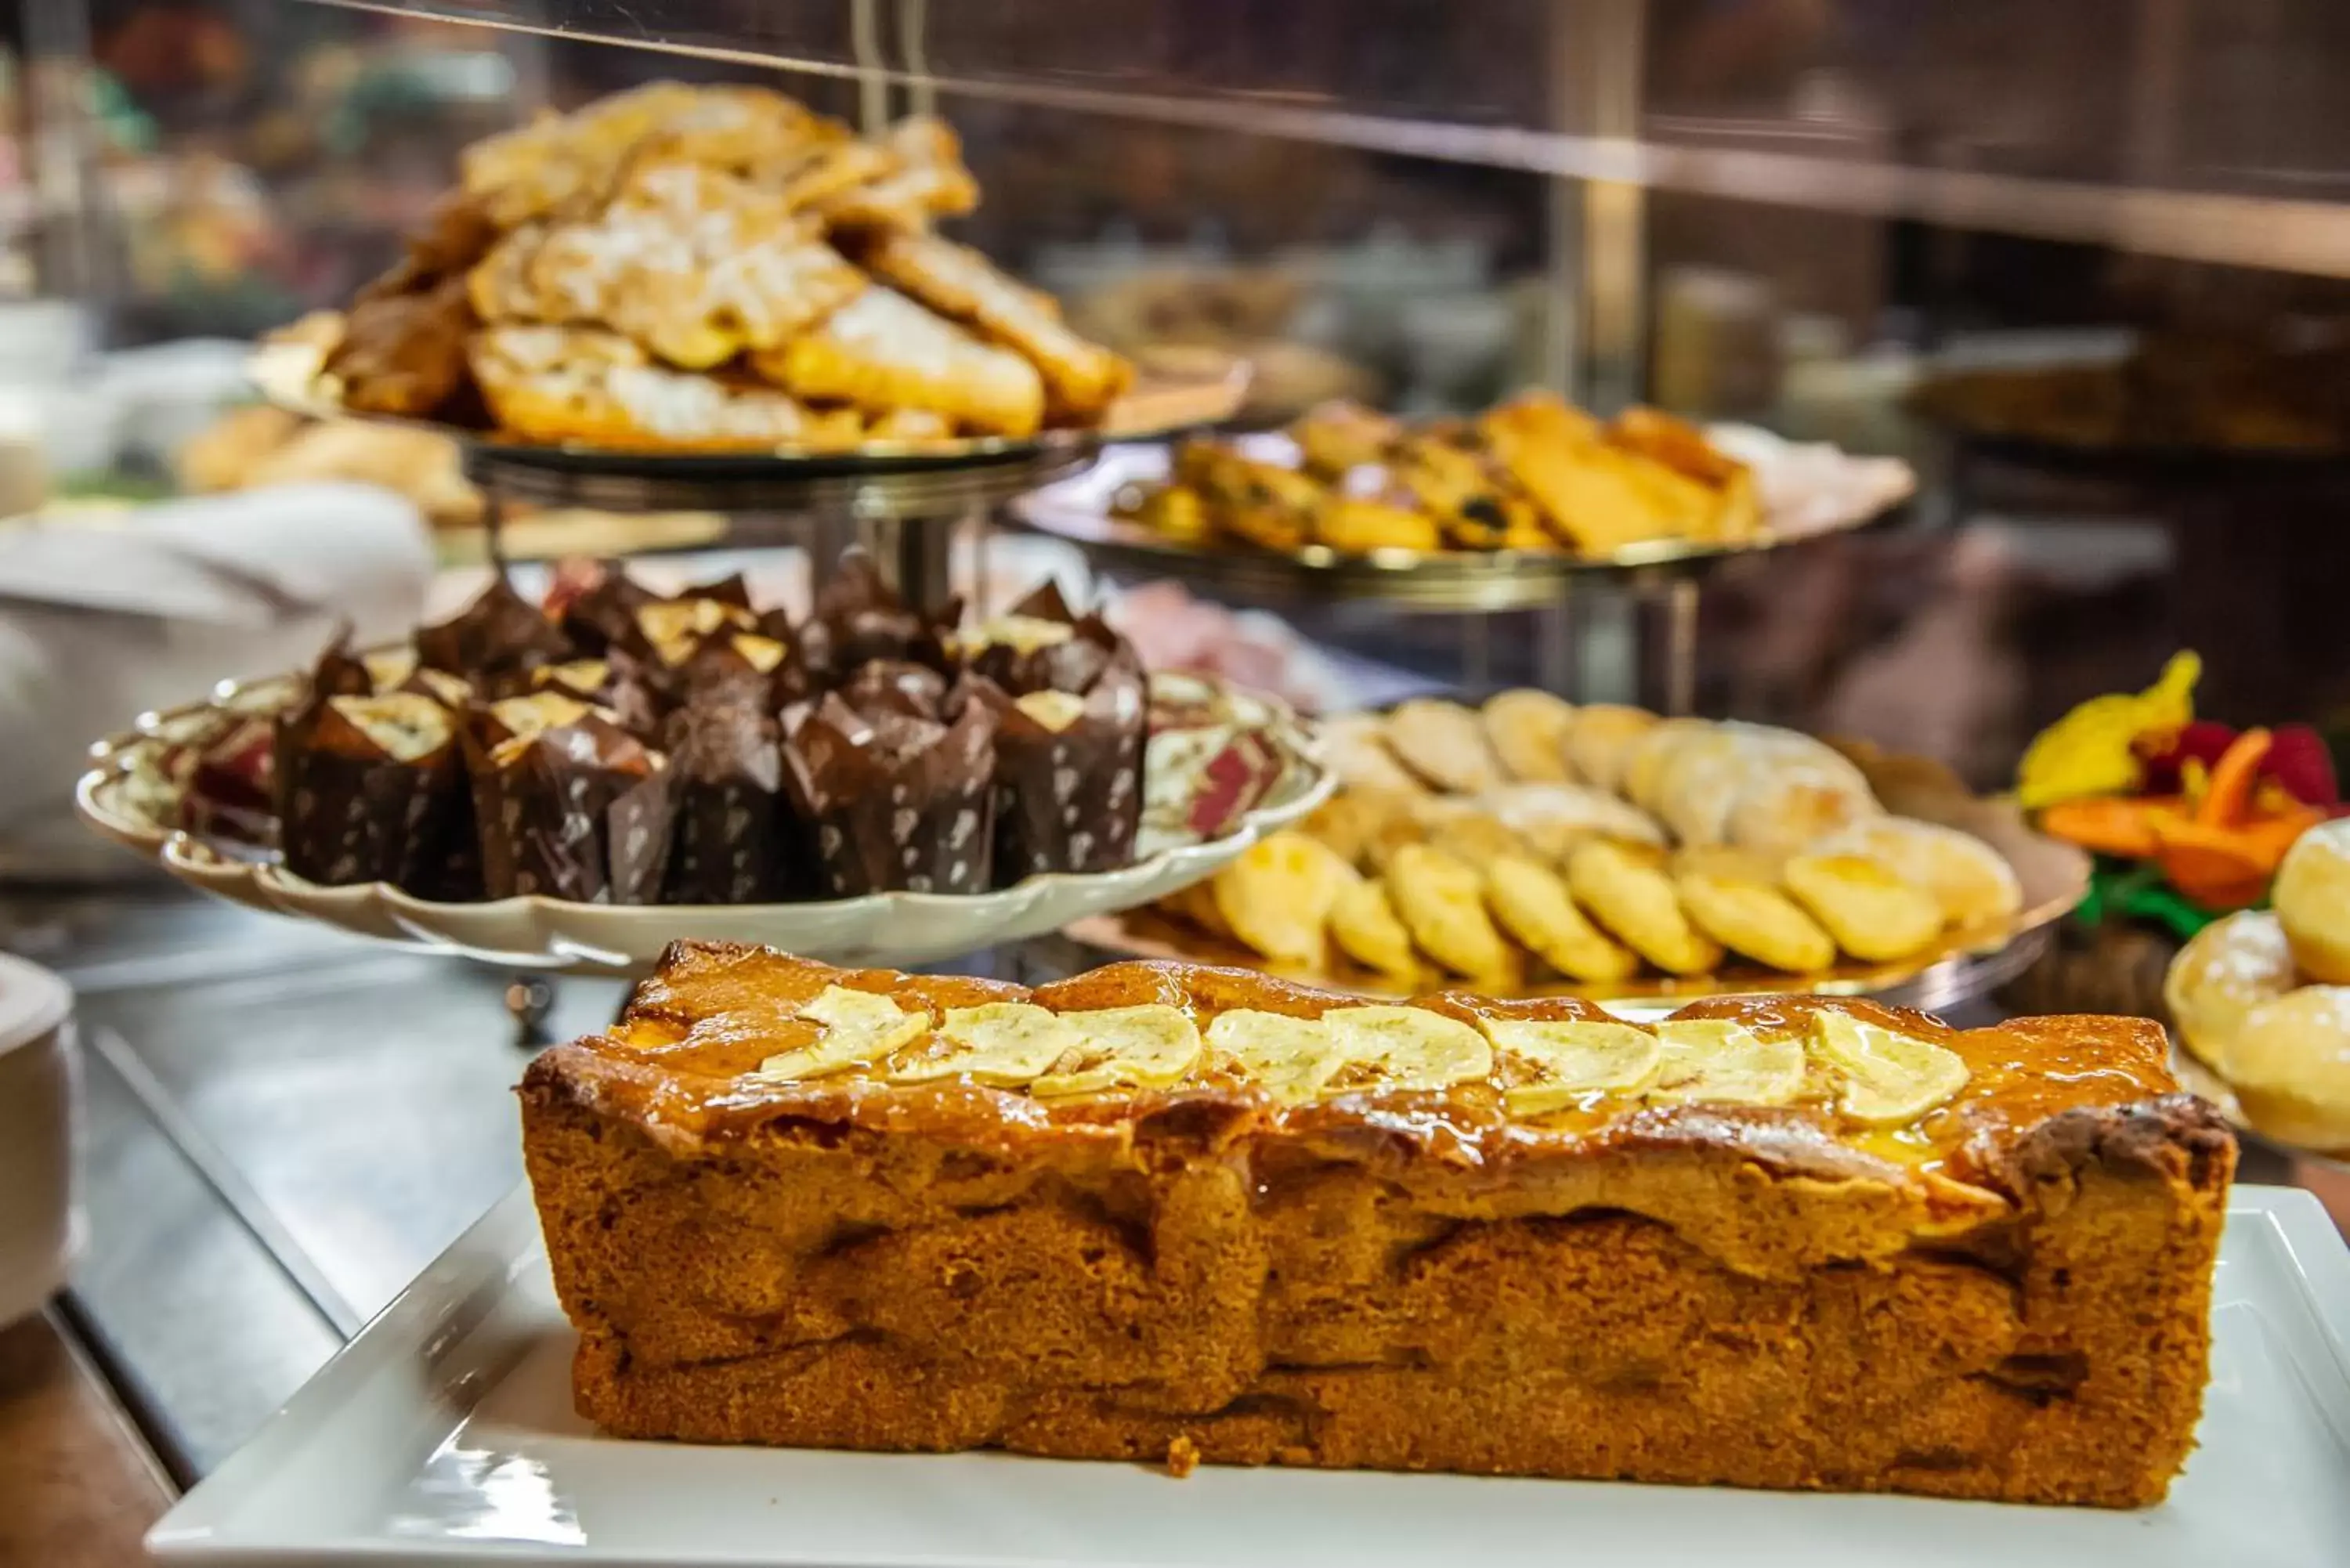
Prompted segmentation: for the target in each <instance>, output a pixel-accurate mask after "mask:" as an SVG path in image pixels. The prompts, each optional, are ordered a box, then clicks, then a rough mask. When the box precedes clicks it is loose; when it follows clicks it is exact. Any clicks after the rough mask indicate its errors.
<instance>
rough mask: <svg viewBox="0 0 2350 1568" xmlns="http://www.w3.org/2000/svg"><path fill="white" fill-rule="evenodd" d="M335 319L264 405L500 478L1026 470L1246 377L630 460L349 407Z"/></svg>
mask: <svg viewBox="0 0 2350 1568" xmlns="http://www.w3.org/2000/svg"><path fill="white" fill-rule="evenodd" d="M339 331H340V328H339V325H338V324H337V323H335V322H334V321H333V320H332V319H331V317H328V318H316V319H313V320H310V321H307V322H305V323H303V324H301V326H300V327H298V328H296V329H289V330H288V331H286V332H285V333H282V334H280V335H279V336H277V337H273V338H271V339H269V340H267V341H265V342H264V343H262V344H261V345H260V346H259V347H258V348H255V351H254V353H253V355H252V357H251V358H249V359H248V360H247V361H246V365H245V372H246V374H247V376H248V377H250V378H251V379H252V381H253V384H254V387H255V389H256V390H258V391H259V392H260V393H261V395H262V397H263V398H264V399H265V400H268V401H269V402H271V403H274V404H275V405H276V406H277V407H278V408H281V409H284V410H286V411H287V412H289V413H296V414H300V415H303V416H304V417H306V418H309V419H319V420H338V419H356V420H365V421H369V422H372V423H379V424H391V425H401V426H405V427H407V428H408V429H411V430H421V431H431V432H432V433H433V434H435V435H439V436H443V437H446V438H447V439H449V440H451V441H455V442H457V443H458V444H459V445H460V446H461V447H463V449H464V450H465V453H466V457H467V461H468V463H469V465H473V466H476V467H478V466H481V465H484V464H487V465H489V466H491V467H492V468H493V469H494V471H497V472H507V471H517V470H525V469H535V470H540V471H544V472H556V473H567V474H574V475H599V476H632V477H637V478H641V479H664V480H671V481H675V482H679V483H694V482H698V483H704V484H712V483H718V484H723V483H742V482H744V481H747V480H753V479H759V478H765V479H769V480H773V479H777V478H781V477H785V476H786V475H792V476H800V477H806V478H811V479H817V478H835V479H838V478H846V477H851V476H858V475H886V474H900V475H918V474H921V473H924V472H935V471H938V470H942V469H952V468H966V467H972V466H983V467H984V466H992V465H1005V466H1007V467H1010V468H1012V469H1014V470H1016V471H1018V472H1028V471H1029V470H1030V469H1031V468H1032V467H1033V465H1034V464H1035V462H1036V461H1037V460H1040V459H1041V460H1051V459H1055V458H1061V459H1081V458H1084V457H1087V456H1089V455H1091V454H1092V453H1093V452H1095V451H1097V449H1098V448H1099V447H1100V446H1101V444H1102V443H1103V442H1104V441H1149V440H1157V439H1163V438H1165V437H1166V436H1169V435H1170V434H1173V433H1175V432H1176V431H1185V430H1191V429H1195V428H1197V427H1199V426H1202V425H1211V424H1217V423H1220V422H1222V421H1225V420H1228V419H1230V418H1232V415H1233V414H1235V413H1237V412H1238V411H1239V410H1240V407H1241V405H1242V403H1243V400H1245V399H1246V398H1247V395H1248V388H1249V381H1250V377H1251V368H1250V366H1249V364H1248V362H1247V361H1246V360H1243V359H1239V358H1232V357H1230V356H1222V355H1220V356H1216V357H1214V358H1201V359H1193V360H1187V361H1186V362H1184V363H1183V364H1182V365H1181V366H1180V367H1179V368H1175V369H1168V368H1164V367H1162V368H1159V369H1154V370H1152V371H1150V372H1148V373H1147V374H1145V375H1144V376H1143V377H1142V379H1139V380H1138V382H1137V383H1136V385H1135V386H1133V387H1132V388H1131V389H1128V392H1127V393H1126V395H1125V396H1124V397H1122V398H1120V399H1119V400H1118V401H1117V402H1116V403H1114V404H1112V405H1111V407H1110V410H1109V413H1108V415H1107V417H1106V418H1105V419H1104V420H1103V421H1102V423H1101V424H1100V425H1099V426H1097V427H1088V428H1086V429H1082V430H1075V429H1072V430H1044V431H1037V432H1036V433H1035V435H1033V436H1027V437H1020V438H1014V437H1005V436H965V437H955V438H951V439H946V440H939V441H871V442H868V443H866V444H864V445H862V446H859V447H856V448H854V449H850V450H847V451H843V450H840V449H837V448H796V447H789V446H778V447H773V448H761V449H754V450H745V451H727V452H676V451H659V450H649V451H633V450H619V449H614V448H609V447H595V446H588V445H586V444H583V443H565V444H561V445H546V444H540V443H535V442H530V441H516V440H514V439H512V438H509V437H505V436H502V435H500V434H499V433H498V432H496V431H483V430H475V429H472V428H469V427H467V426H464V425H458V424H452V423H449V422H447V421H441V420H427V419H411V418H404V417H401V416H397V415H389V414H375V413H367V412H361V411H359V410H352V409H349V408H347V407H345V406H344V403H343V396H342V387H341V384H340V381H339V379H338V378H337V377H335V376H333V375H331V374H329V373H328V371H327V369H326V361H327V356H328V351H329V349H330V348H331V346H332V344H333V342H334V340H335V338H336V337H337V336H338V335H339Z"/></svg>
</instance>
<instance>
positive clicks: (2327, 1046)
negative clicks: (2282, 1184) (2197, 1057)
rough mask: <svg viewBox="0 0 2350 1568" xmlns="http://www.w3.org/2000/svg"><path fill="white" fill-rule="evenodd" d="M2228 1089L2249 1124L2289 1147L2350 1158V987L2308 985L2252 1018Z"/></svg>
mask: <svg viewBox="0 0 2350 1568" xmlns="http://www.w3.org/2000/svg"><path fill="white" fill-rule="evenodd" d="M2228 1081H2229V1084H2230V1086H2232V1087H2233V1088H2234V1089H2235V1091H2236V1103H2237V1104H2238V1105H2240V1106H2242V1107H2243V1109H2244V1116H2245V1119H2247V1120H2248V1121H2250V1122H2251V1124H2252V1125H2253V1126H2254V1127H2258V1128H2260V1130H2261V1131H2262V1132H2264V1133H2266V1134H2268V1135H2269V1136H2270V1137H2273V1138H2276V1139H2279V1140H2280V1141H2282V1142H2284V1143H2289V1144H2293V1145H2296V1146H2298V1147H2302V1148H2310V1149H2315V1150H2317V1151H2318V1152H2320V1153H2322V1154H2339V1153H2343V1152H2345V1151H2350V986H2339V985H2305V986H2303V987H2302V988H2301V989H2300V990H2298V991H2295V992H2290V993H2288V994H2286V995H2284V996H2281V997H2278V998H2277V999H2276V1000H2275V1001H2273V1002H2262V1003H2261V1005H2259V1006H2258V1007H2255V1008H2253V1009H2252V1010H2251V1012H2248V1013H2246V1014H2245V1015H2244V1022H2243V1026H2242V1027H2241V1029H2239V1030H2238V1031H2237V1032H2236V1033H2235V1035H2234V1037H2233V1038H2232V1039H2231V1040H2230V1043H2229V1045H2228Z"/></svg>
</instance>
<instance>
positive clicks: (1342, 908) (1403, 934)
mask: <svg viewBox="0 0 2350 1568" xmlns="http://www.w3.org/2000/svg"><path fill="white" fill-rule="evenodd" d="M1330 940H1333V941H1335V942H1336V943H1337V944H1338V950H1339V951H1340V952H1343V953H1345V954H1346V955H1347V957H1348V958H1350V959H1353V960H1354V961H1356V962H1357V963H1358V964H1361V965H1363V966H1364V967H1365V968H1366V969H1369V970H1371V971H1375V972H1377V973H1378V974H1379V975H1381V976H1383V977H1385V978H1386V979H1388V981H1392V982H1393V983H1394V984H1395V985H1396V986H1397V987H1398V988H1399V989H1405V990H1412V989H1417V988H1418V987H1419V981H1420V974H1421V968H1420V962H1419V955H1418V954H1416V953H1415V952H1414V951H1413V950H1412V946H1411V933H1410V932H1409V931H1408V930H1406V929H1404V924H1403V921H1402V919H1400V918H1399V916H1398V915H1397V914H1396V911H1395V905H1394V904H1393V903H1392V902H1391V901H1390V900H1389V899H1388V890H1387V888H1385V887H1384V886H1382V885H1381V884H1379V883H1378V882H1375V881H1372V880H1371V879H1369V878H1368V877H1358V878H1357V879H1356V880H1355V881H1352V882H1349V883H1347V885H1346V886H1345V887H1343V888H1339V889H1338V896H1337V897H1336V898H1334V899H1332V900H1331V902H1330Z"/></svg>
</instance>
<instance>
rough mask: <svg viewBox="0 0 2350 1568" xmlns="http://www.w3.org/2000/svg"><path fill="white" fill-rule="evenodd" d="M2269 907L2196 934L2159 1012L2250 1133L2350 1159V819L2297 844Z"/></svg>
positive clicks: (2173, 971)
mask: <svg viewBox="0 0 2350 1568" xmlns="http://www.w3.org/2000/svg"><path fill="white" fill-rule="evenodd" d="M2271 900H2272V908H2270V909H2243V910H2240V911H2238V912H2237V913H2235V914H2232V915H2230V916H2228V917H2226V918H2225V919H2220V920H2216V921H2214V922H2213V923H2212V924H2210V925H2209V926H2206V927H2204V928H2203V929H2202V930H2200V931H2199V932H2198V933H2196V935H2195V936H2194V937H2193V938H2192V939H2191V940H2189V942H2188V943H2187V945H2186V946H2185V947H2184V948H2182V949H2180V950H2179V952H2178V957H2177V958H2175V959H2173V960H2172V961H2171V964H2170V970H2169V972H2168V975H2166V976H2165V978H2164V981H2163V1001H2164V1003H2165V1005H2166V1006H2167V1007H2168V1010H2169V1012H2170V1019H2171V1023H2172V1024H2173V1025H2174V1027H2175V1028H2176V1029H2177V1031H2178V1039H2179V1043H2180V1044H2183V1045H2184V1046H2185V1047H2186V1048H2187V1051H2188V1053H2189V1054H2190V1055H2192V1056H2194V1057H2195V1058H2196V1060H2198V1061H2199V1062H2201V1063H2202V1064H2204V1065H2205V1066H2207V1067H2209V1068H2210V1069H2211V1071H2212V1072H2214V1073H2216V1074H2218V1075H2219V1076H2220V1078H2221V1079H2222V1080H2223V1081H2224V1082H2225V1083H2226V1084H2227V1085H2228V1086H2229V1087H2230V1089H2231V1090H2233V1091H2234V1093H2235V1096H2236V1103H2237V1105H2238V1106H2240V1107H2241V1109H2242V1111H2243V1114H2244V1117H2245V1119H2246V1120H2248V1121H2249V1122H2251V1125H2252V1126H2253V1127H2257V1128H2259V1129H2260V1130H2261V1131H2262V1132H2264V1133H2266V1134H2268V1135H2269V1136H2271V1137H2275V1138H2277V1139H2279V1140H2280V1141H2282V1142H2284V1143H2289V1144H2293V1145H2296V1146H2298V1147H2303V1148H2311V1149H2315V1150H2317V1151H2319V1152H2321V1153H2325V1154H2331V1155H2335V1156H2344V1157H2350V819H2345V818H2336V819H2334V820H2333V821H2331V822H2326V823H2322V824H2320V825H2319V826H2315V827H2313V828H2311V829H2309V830H2308V831H2307V832H2305V833H2303V835H2302V836H2300V837H2299V838H2298V839H2296V840H2294V842H2293V848H2292V849H2291V850H2289V851H2288V852H2287V853H2286V855H2285V857H2284V863H2283V864H2282V866H2281V867H2279V868H2278V871H2277V877H2276V885H2275V888H2274V889H2273V890H2272V894H2271Z"/></svg>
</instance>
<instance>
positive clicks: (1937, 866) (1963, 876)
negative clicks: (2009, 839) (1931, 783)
mask: <svg viewBox="0 0 2350 1568" xmlns="http://www.w3.org/2000/svg"><path fill="white" fill-rule="evenodd" d="M1807 853H1810V854H1813V855H1857V856H1859V857H1861V858H1862V859H1864V860H1874V861H1876V862H1877V864H1878V865H1879V866H1882V867H1885V868H1886V869H1887V871H1890V872H1892V873H1893V875H1894V876H1895V877H1898V878H1899V879H1900V880H1902V881H1904V882H1907V883H1908V884H1909V885H1910V886H1911V887H1913V888H1922V889H1924V890H1925V891H1926V892H1927V893H1928V894H1929V895H1930V896H1931V897H1932V898H1933V899H1934V901H1935V902H1936V903H1937V904H1939V905H1940V906H1941V907H1942V919H1943V921H1944V922H1945V923H1946V924H1948V925H1950V926H1954V927H1971V926H1979V925H1987V924H1989V923H1991V922H1992V921H1995V920H2004V919H2009V918H2010V917H2011V916H2012V915H2013V914H2014V913H2015V911H2016V910H2018V909H2022V907H2023V888H2022V884H2021V883H2019V882H2018V881H2017V880H2016V879H2015V867H2012V866H2010V865H2009V864H2008V863H2007V857H2005V856H2003V855H2002V854H2001V853H2000V852H1999V851H1998V850H1996V849H1993V848H1992V847H1991V846H1990V845H1988V844H1985V843H1984V842H1983V841H1982V840H1981V839H1980V838H1977V837H1976V836H1974V835H1972V834H1970V833H1961V832H1960V831H1959V830H1958V829H1957V828H1955V827H1946V826H1943V825H1942V824H1940V823H1939V822H1920V821H1918V819H1917V818H1916V817H1914V816H1874V817H1870V818H1868V819H1867V820H1866V821H1863V822H1856V823H1853V824H1851V825H1850V826H1846V827H1842V828H1838V829H1837V830H1836V831H1835V832H1834V833H1831V834H1828V835H1826V836H1824V837H1822V838H1820V839H1818V840H1816V841H1815V842H1814V843H1813V844H1811V845H1809V846H1807Z"/></svg>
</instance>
